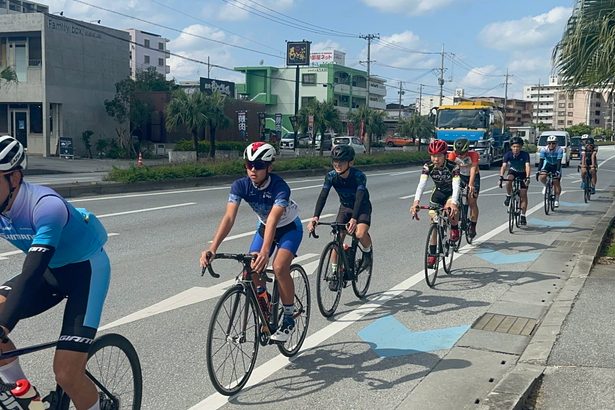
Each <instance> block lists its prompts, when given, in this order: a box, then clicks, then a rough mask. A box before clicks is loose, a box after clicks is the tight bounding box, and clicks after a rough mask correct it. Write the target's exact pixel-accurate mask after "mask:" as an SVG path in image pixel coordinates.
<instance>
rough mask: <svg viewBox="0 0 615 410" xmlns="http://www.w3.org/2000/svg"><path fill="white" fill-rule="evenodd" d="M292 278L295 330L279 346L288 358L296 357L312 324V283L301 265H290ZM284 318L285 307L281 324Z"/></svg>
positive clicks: (281, 315)
mask: <svg viewBox="0 0 615 410" xmlns="http://www.w3.org/2000/svg"><path fill="white" fill-rule="evenodd" d="M290 277H291V278H292V279H293V282H294V284H295V300H294V312H293V318H294V319H295V329H294V330H293V332H292V333H291V334H290V338H289V339H288V340H287V341H286V342H285V343H283V344H278V349H279V350H280V353H282V354H283V355H284V356H286V357H291V356H294V355H296V354H297V353H298V352H299V349H301V345H303V341H304V340H305V337H306V336H307V331H308V326H309V324H310V313H311V305H310V300H311V298H310V282H309V280H308V277H307V273H305V270H304V269H303V267H302V266H301V265H297V264H293V265H290ZM283 316H284V307H283V306H280V314H279V315H278V317H279V318H280V323H279V324H278V326H281V325H282V320H283Z"/></svg>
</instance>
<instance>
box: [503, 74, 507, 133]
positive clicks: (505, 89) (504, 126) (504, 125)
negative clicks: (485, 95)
mask: <svg viewBox="0 0 615 410" xmlns="http://www.w3.org/2000/svg"><path fill="white" fill-rule="evenodd" d="M507 114H508V67H506V82H505V83H504V124H503V129H502V132H504V131H505V130H506V116H507Z"/></svg>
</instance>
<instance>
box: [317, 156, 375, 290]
mask: <svg viewBox="0 0 615 410" xmlns="http://www.w3.org/2000/svg"><path fill="white" fill-rule="evenodd" d="M331 162H332V163H333V170H332V171H330V172H329V173H328V174H327V175H326V176H325V182H324V184H323V186H322V190H321V191H320V195H319V196H318V201H317V202H316V207H315V209H314V216H313V217H312V220H311V221H310V222H309V224H308V226H307V228H308V231H309V232H312V231H313V230H314V227H315V226H316V224H317V223H318V219H319V218H320V214H321V213H322V210H323V208H324V207H325V203H326V202H327V197H328V196H329V191H330V190H331V188H333V189H335V191H337V194H338V195H339V198H340V208H339V211H338V213H337V218H336V222H338V223H343V224H347V225H346V226H347V231H348V233H350V234H353V233H354V234H355V236H356V237H357V239H358V240H359V247H360V248H361V251H362V253H363V258H364V259H363V261H362V262H361V267H360V268H361V269H364V268H367V267H368V266H369V265H370V264H371V263H372V238H371V237H370V235H369V226H370V224H371V215H372V204H371V202H370V200H369V192H368V190H367V177H366V176H365V174H364V173H363V172H361V171H359V170H358V169H357V168H355V167H354V166H353V165H354V149H353V148H352V147H351V146H349V145H336V146H335V147H334V148H333V149H332V150H331ZM333 269H334V270H335V269H336V266H333ZM345 279H348V280H351V279H352V278H345ZM329 286H330V288H331V290H337V283H335V282H334V281H331V282H329Z"/></svg>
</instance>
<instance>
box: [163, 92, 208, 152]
mask: <svg viewBox="0 0 615 410" xmlns="http://www.w3.org/2000/svg"><path fill="white" fill-rule="evenodd" d="M207 113H208V104H207V101H206V98H205V95H204V94H203V93H201V92H199V91H197V92H194V93H192V94H190V95H188V94H186V93H185V92H184V90H176V91H175V92H173V97H172V99H171V101H170V102H169V104H168V105H167V107H166V113H165V114H166V123H165V125H166V127H167V130H168V131H170V130H172V129H174V128H176V127H186V128H187V129H188V130H190V133H191V134H192V145H193V147H194V150H195V151H196V156H197V159H198V157H199V149H198V148H199V137H198V135H199V131H201V130H204V129H205V127H206V126H207V124H208V118H207Z"/></svg>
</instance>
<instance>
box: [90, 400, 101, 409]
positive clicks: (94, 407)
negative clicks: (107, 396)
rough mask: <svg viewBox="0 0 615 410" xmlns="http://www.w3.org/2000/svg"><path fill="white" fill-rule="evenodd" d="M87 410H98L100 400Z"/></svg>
mask: <svg viewBox="0 0 615 410" xmlns="http://www.w3.org/2000/svg"><path fill="white" fill-rule="evenodd" d="M88 410H100V400H96V403H94V405H93V406H92V407H90V408H89V409H88Z"/></svg>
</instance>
